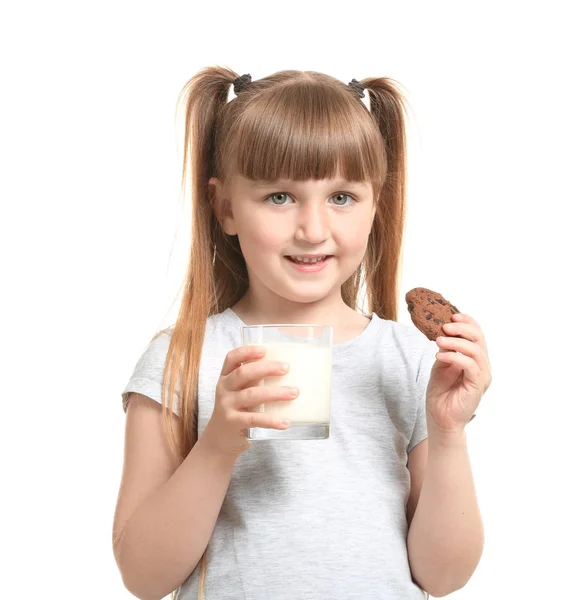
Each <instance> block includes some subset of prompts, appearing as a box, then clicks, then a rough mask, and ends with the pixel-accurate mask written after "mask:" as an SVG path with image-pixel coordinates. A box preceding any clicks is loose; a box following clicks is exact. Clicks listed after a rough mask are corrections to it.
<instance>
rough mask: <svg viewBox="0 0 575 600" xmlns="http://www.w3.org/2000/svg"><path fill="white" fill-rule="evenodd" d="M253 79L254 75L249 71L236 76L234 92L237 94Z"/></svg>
mask: <svg viewBox="0 0 575 600" xmlns="http://www.w3.org/2000/svg"><path fill="white" fill-rule="evenodd" d="M251 81H252V76H251V75H250V74H249V73H246V74H245V75H241V76H240V77H236V78H235V79H234V94H236V96H237V95H238V94H239V93H240V92H241V91H242V90H244V89H245V88H246V86H248V85H249V84H250V83H251Z"/></svg>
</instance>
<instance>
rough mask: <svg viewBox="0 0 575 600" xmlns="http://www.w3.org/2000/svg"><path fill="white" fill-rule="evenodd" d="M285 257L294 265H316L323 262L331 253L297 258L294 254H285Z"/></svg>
mask: <svg viewBox="0 0 575 600" xmlns="http://www.w3.org/2000/svg"><path fill="white" fill-rule="evenodd" d="M286 258H287V259H288V260H291V262H293V263H295V264H296V265H317V264H319V263H322V262H325V261H326V260H327V259H328V258H331V254H325V255H323V256H320V257H317V258H297V257H294V256H286Z"/></svg>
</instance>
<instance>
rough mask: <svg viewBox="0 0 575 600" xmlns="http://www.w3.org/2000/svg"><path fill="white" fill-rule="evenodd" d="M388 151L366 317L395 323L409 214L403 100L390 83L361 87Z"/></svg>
mask: <svg viewBox="0 0 575 600" xmlns="http://www.w3.org/2000/svg"><path fill="white" fill-rule="evenodd" d="M362 84H363V85H365V87H366V89H367V90H368V92H369V101H370V111H371V116H372V118H373V120H374V121H375V123H376V125H377V127H378V129H379V132H380V133H381V138H382V143H383V145H384V148H385V154H386V160H387V172H386V177H385V181H384V183H383V186H382V188H381V192H380V195H379V199H378V202H377V203H378V208H377V211H376V215H375V219H374V223H373V228H372V231H371V235H370V237H369V241H368V247H367V252H366V256H365V259H364V270H365V283H366V289H367V298H368V311H369V312H375V313H376V314H377V315H379V316H380V317H382V318H384V319H391V320H393V321H397V313H398V298H399V287H400V281H399V279H400V276H401V268H400V266H401V252H402V243H403V235H404V229H405V213H406V175H407V165H406V133H405V118H404V114H405V112H406V111H405V99H404V96H403V95H402V93H401V91H400V88H399V84H397V83H396V82H394V81H393V80H391V79H388V78H370V79H365V80H363V81H362Z"/></svg>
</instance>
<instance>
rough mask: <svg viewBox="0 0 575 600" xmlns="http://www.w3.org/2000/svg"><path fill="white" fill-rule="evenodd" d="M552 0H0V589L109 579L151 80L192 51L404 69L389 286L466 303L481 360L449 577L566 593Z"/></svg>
mask: <svg viewBox="0 0 575 600" xmlns="http://www.w3.org/2000/svg"><path fill="white" fill-rule="evenodd" d="M568 5H569V3H568V2H545V3H543V2H539V3H525V2H523V3H519V2H517V3H515V2H473V3H472V2H429V3H424V2H421V3H413V2H394V3H393V4H391V3H387V2H381V1H380V2H372V3H369V2H363V3H355V2H354V3H349V4H343V5H336V4H333V3H325V4H324V5H323V6H322V5H320V4H319V3H317V4H314V3H310V2H305V3H298V2H290V3H288V4H275V3H268V4H266V5H263V4H262V5H261V6H256V5H252V4H250V3H229V4H227V5H226V3H222V2H218V3H206V4H205V5H203V4H195V3H193V2H162V3H160V2H157V3H149V2H135V1H130V2H127V1H118V0H115V1H114V2H109V1H100V2H97V3H96V2H93V3H88V2H67V3H66V2H42V3H41V2H27V3H13V4H12V5H11V6H10V7H8V8H3V9H2V14H3V16H2V23H1V25H0V46H1V47H0V50H1V52H2V67H1V84H0V85H1V87H2V90H3V91H2V92H1V96H0V103H1V111H0V128H1V129H0V144H1V150H0V152H1V155H0V159H1V163H0V164H1V171H2V175H1V179H0V186H1V189H0V197H1V200H2V213H1V214H2V217H1V219H0V227H1V232H0V243H1V245H2V253H1V256H2V280H3V292H2V294H1V299H0V302H1V303H2V317H3V318H2V333H3V344H2V346H1V347H2V357H1V363H0V364H1V365H2V388H1V389H2V400H3V407H4V410H3V418H2V435H1V439H0V441H1V444H2V446H1V451H2V452H1V456H2V461H3V466H2V475H3V477H2V484H3V485H2V487H3V489H4V493H3V496H2V500H1V502H2V509H1V513H0V514H1V518H2V523H1V534H0V539H1V541H0V543H1V544H2V547H3V548H2V554H3V556H4V557H5V558H4V559H3V565H2V572H3V574H2V582H1V584H0V587H1V590H2V591H1V594H0V595H1V596H2V598H7V599H12V598H17V597H18V598H21V597H25V598H32V597H49V598H70V599H72V598H82V599H83V600H88V599H98V600H101V599H103V598H106V599H118V600H121V599H128V598H130V597H132V596H131V595H130V594H129V593H128V592H127V591H126V590H124V588H123V586H122V581H121V578H120V575H119V572H118V570H117V567H116V565H115V562H114V558H113V554H112V537H111V532H112V520H113V512H114V508H115V503H116V495H117V492H118V486H119V481H120V476H121V469H122V459H123V434H124V418H125V417H124V413H123V411H122V409H121V401H120V392H121V390H122V388H123V387H124V385H125V384H126V383H127V380H128V378H129V376H130V374H131V372H132V369H133V367H134V365H135V362H136V360H137V359H138V358H139V356H140V354H141V352H142V351H143V349H144V347H145V345H146V344H147V342H148V341H149V339H150V338H151V337H152V336H153V334H154V333H155V332H156V331H157V330H158V329H159V328H161V327H164V326H167V325H169V324H171V323H172V322H173V320H174V318H175V314H176V309H177V302H176V300H177V294H178V290H179V285H180V281H181V277H182V276H183V269H184V256H183V250H184V249H185V248H186V244H187V221H186V215H187V207H186V206H185V205H183V204H182V201H181V198H180V197H179V183H180V180H179V175H180V160H181V156H180V151H181V144H180V141H179V140H181V138H182V133H183V132H182V130H181V129H179V128H178V127H176V124H175V121H174V111H175V104H176V99H177V96H178V94H179V92H180V90H181V88H182V87H183V85H184V84H185V82H186V81H187V80H188V79H189V78H190V77H191V76H192V75H193V74H194V73H195V72H197V71H198V70H199V69H201V68H202V67H204V66H207V65H216V64H221V65H227V66H230V67H231V68H233V69H234V70H235V71H237V73H238V74H243V73H251V75H252V78H253V79H258V78H260V77H263V76H265V75H268V74H271V73H273V72H275V71H278V70H282V69H300V70H316V71H323V72H326V73H328V74H330V75H333V76H334V77H337V78H339V79H341V80H342V81H344V82H346V83H347V82H348V81H350V80H351V79H352V78H356V79H362V78H364V77H368V76H388V77H392V78H394V79H396V80H398V81H399V82H400V83H401V84H402V85H403V86H404V88H405V90H406V93H407V99H408V102H409V105H410V111H411V116H410V122H409V144H410V147H409V186H410V187H409V214H408V227H407V239H406V244H405V255H404V270H403V279H402V287H401V292H402V294H404V293H405V292H406V291H407V290H409V289H411V288H412V287H416V286H424V287H430V288H432V289H436V290H438V291H440V292H441V293H443V294H444V295H445V296H446V297H447V298H448V299H450V300H452V301H453V302H454V303H455V304H457V306H458V307H459V308H460V310H462V311H463V312H466V313H468V314H470V315H472V316H473V317H475V318H476V319H477V320H478V321H479V323H480V324H481V326H482V328H483V331H484V333H485V336H486V339H487V343H488V347H489V351H490V358H491V362H492V366H493V384H492V387H491V388H490V389H489V391H488V392H487V394H486V395H485V397H484V399H483V401H482V403H481V405H480V407H479V410H478V417H477V419H475V421H473V423H472V424H471V425H470V426H469V427H468V441H469V449H470V454H471V459H472V464H473V470H474V475H475V481H476V486H477V492H478V496H479V501H480V505H481V509H482V514H483V517H484V521H485V531H486V544H485V551H484V554H483V558H482V560H481V563H480V565H479V567H478V569H477V571H476V572H475V574H474V576H473V578H472V579H471V581H470V582H469V583H468V585H467V586H466V587H465V588H464V589H463V590H461V591H458V592H456V593H454V594H453V596H452V597H453V598H457V600H476V599H477V600H480V599H481V600H484V599H485V598H488V597H489V598H493V599H495V600H504V599H505V600H507V599H515V598H529V599H531V598H544V599H549V598H553V599H558V598H561V599H563V598H575V586H574V585H573V584H572V581H573V577H572V573H573V565H574V558H575V556H574V551H573V542H572V539H573V535H574V533H575V531H574V526H573V525H574V524H573V506H574V505H575V499H574V496H573V492H572V489H573V482H572V479H573V473H574V468H573V458H574V456H573V450H572V442H571V441H570V439H571V434H572V431H573V416H574V408H573V406H574V400H575V397H574V396H575V395H574V393H573V379H572V376H573V371H574V369H573V359H574V354H575V353H574V350H573V348H574V343H573V339H574V335H575V330H574V325H573V323H574V320H575V319H574V317H575V315H574V313H573V300H574V296H573V291H574V290H573V267H572V264H571V263H572V257H573V256H574V252H573V251H574V244H573V226H574V223H573V218H572V214H573V213H572V205H573V202H574V200H575V198H574V184H573V176H574V173H573V162H574V158H575V156H574V151H573V140H574V135H575V126H574V125H575V123H574V116H573V114H574V111H573V107H574V106H575V94H574V92H573V84H572V80H573V55H574V51H575V48H574V42H573V33H572V31H573V21H572V19H570V18H568V15H567V12H566V9H565V7H567V6H568ZM569 257H571V260H569ZM400 321H401V322H403V323H407V324H409V323H410V320H409V316H408V314H407V311H406V309H405V306H403V305H402V312H401V316H400ZM366 600H369V599H366Z"/></svg>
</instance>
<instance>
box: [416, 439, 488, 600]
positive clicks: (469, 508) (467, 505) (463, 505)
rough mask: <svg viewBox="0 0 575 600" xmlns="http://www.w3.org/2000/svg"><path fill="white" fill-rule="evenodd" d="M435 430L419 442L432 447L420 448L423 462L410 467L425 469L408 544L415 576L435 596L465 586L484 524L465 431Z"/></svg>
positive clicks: (477, 556)
mask: <svg viewBox="0 0 575 600" xmlns="http://www.w3.org/2000/svg"><path fill="white" fill-rule="evenodd" d="M434 433H435V432H432V431H430V432H429V438H428V442H427V441H425V442H421V444H418V446H422V444H425V445H426V446H427V447H428V451H426V452H419V453H418V455H417V458H416V460H417V462H418V463H421V464H419V465H412V468H410V471H412V472H419V473H423V482H422V483H421V491H420V493H419V500H418V501H417V508H416V509H415V514H414V515H413V519H412V521H411V526H410V528H409V532H408V536H407V549H408V555H409V563H410V568H411V573H412V576H413V578H414V579H415V581H417V583H418V584H419V585H420V587H422V588H423V589H424V590H425V591H427V592H428V593H430V594H431V595H432V596H434V597H442V596H446V595H447V594H450V593H452V592H454V591H455V590H458V589H460V588H462V587H463V586H464V585H465V584H466V583H467V581H468V580H469V578H470V577H471V575H472V574H473V572H474V571H475V569H476V567H477V565H478V563H479V559H480V558H481V554H482V551H483V524H482V521H481V515H480V512H479V506H478V503H477V497H476V494H475V487H474V484H473V476H472V473H471V465H470V462H469V457H468V454H467V442H466V437H465V432H464V431H462V432H460V433H457V434H452V435H442V434H437V435H434ZM418 446H416V448H414V450H412V452H411V453H410V458H411V455H412V454H413V453H415V452H416V451H418V450H419V448H418ZM422 448H423V449H424V448H425V446H422ZM414 457H415V455H414ZM426 463H427V464H426ZM417 487H418V486H417V485H416V486H414V488H415V489H417Z"/></svg>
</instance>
